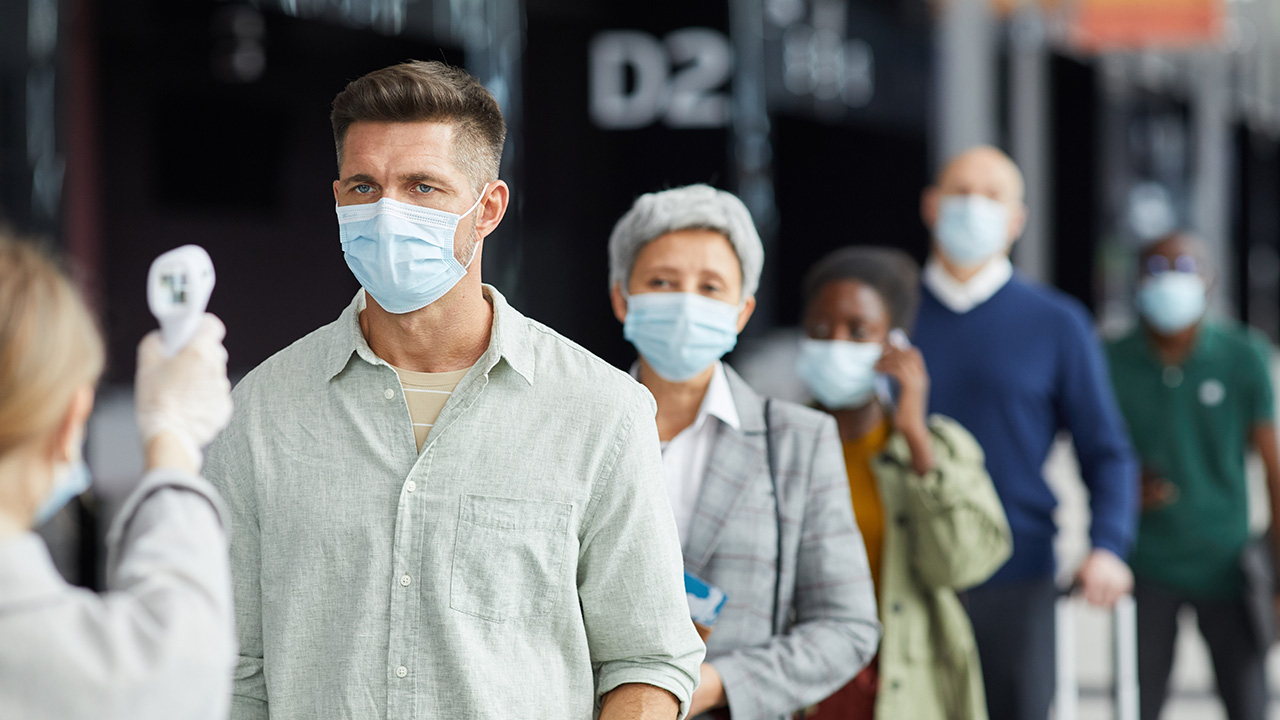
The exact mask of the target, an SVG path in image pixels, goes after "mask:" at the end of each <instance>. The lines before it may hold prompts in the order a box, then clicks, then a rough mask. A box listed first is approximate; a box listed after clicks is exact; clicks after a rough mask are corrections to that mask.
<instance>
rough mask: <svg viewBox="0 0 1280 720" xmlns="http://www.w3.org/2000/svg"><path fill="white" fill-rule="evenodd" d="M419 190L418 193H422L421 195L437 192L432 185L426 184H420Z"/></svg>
mask: <svg viewBox="0 0 1280 720" xmlns="http://www.w3.org/2000/svg"><path fill="white" fill-rule="evenodd" d="M417 190H418V192H420V193H429V192H431V191H432V190H435V188H433V187H431V186H430V185H428V184H426V183H418V188H417Z"/></svg>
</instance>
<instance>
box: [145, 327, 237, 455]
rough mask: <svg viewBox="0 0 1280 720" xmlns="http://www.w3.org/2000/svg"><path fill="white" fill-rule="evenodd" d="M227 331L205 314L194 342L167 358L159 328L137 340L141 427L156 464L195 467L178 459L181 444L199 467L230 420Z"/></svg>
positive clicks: (184, 451) (182, 449)
mask: <svg viewBox="0 0 1280 720" xmlns="http://www.w3.org/2000/svg"><path fill="white" fill-rule="evenodd" d="M226 334H227V330H226V327H225V326H223V324H222V321H221V320H219V319H218V318H217V317H215V316H213V315H210V314H209V313H205V316H204V318H203V319H202V320H201V321H200V328H199V330H197V331H196V334H195V336H194V337H193V338H192V339H191V342H189V343H187V346H186V347H184V348H183V349H182V350H181V351H180V352H179V353H178V354H177V355H174V356H173V357H165V354H164V343H163V342H162V340H161V337H160V331H158V330H153V331H151V332H149V333H147V336H146V337H144V338H142V342H141V343H139V344H138V373H137V378H136V382H135V390H134V392H135V395H136V404H137V414H138V430H139V431H140V432H141V434H142V440H143V442H144V443H145V445H146V447H147V451H148V452H147V454H148V460H149V464H150V466H151V467H155V466H156V465H157V464H158V465H164V466H174V465H181V466H183V469H190V465H186V464H183V463H180V461H177V460H176V459H175V455H176V454H177V453H176V452H175V448H180V449H181V451H182V453H183V454H185V456H186V457H187V459H188V461H189V462H190V463H192V464H194V467H195V469H197V470H198V469H199V467H200V465H201V463H202V462H203V457H202V455H201V452H200V449H201V448H203V447H204V446H205V445H208V444H209V443H210V442H212V441H213V439H214V438H215V437H217V435H218V433H219V432H221V431H222V429H223V428H224V427H226V426H227V423H228V422H229V421H230V420H231V381H230V380H228V379H227V350H226V348H224V347H223V346H222V338H223V337H225V336H226Z"/></svg>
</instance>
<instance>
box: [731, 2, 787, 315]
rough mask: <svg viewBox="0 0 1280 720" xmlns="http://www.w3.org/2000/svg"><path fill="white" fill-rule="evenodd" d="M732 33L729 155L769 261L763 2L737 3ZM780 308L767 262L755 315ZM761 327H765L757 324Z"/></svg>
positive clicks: (771, 213)
mask: <svg viewBox="0 0 1280 720" xmlns="http://www.w3.org/2000/svg"><path fill="white" fill-rule="evenodd" d="M729 34H730V38H731V42H732V43H733V49H734V56H735V60H734V70H733V111H732V112H733V114H732V118H733V122H732V124H731V125H730V132H731V136H730V143H731V145H730V148H729V149H730V152H731V153H732V155H731V157H732V159H733V168H734V176H735V177H734V180H735V184H736V188H735V189H736V190H737V193H738V196H739V197H741V198H742V202H743V203H744V204H745V205H746V206H747V209H748V210H750V211H751V217H752V219H753V220H755V223H756V228H757V229H758V230H759V231H760V239H761V241H762V242H763V243H764V248H765V257H769V256H770V255H771V254H772V253H773V252H774V250H775V249H776V247H777V243H776V242H775V236H776V234H777V226H778V208H777V205H776V203H775V197H774V186H773V143H772V140H771V138H770V135H769V131H770V124H769V109H768V103H767V100H766V96H765V54H764V53H765V48H764V5H763V3H762V2H761V1H760V0H733V1H732V2H731V3H730V5H729ZM776 307H777V282H776V279H775V277H774V272H773V263H765V269H764V273H763V274H762V276H761V278H760V288H759V289H758V290H756V314H757V316H759V317H763V318H772V317H773V315H774V313H775V311H776V310H775V309H776ZM756 326H757V327H761V326H762V324H761V323H757V324H756Z"/></svg>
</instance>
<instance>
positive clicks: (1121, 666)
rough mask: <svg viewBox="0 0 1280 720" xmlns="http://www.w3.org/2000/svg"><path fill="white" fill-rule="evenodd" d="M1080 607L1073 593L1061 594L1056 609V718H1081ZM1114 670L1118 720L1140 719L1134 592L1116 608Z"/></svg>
mask: <svg viewBox="0 0 1280 720" xmlns="http://www.w3.org/2000/svg"><path fill="white" fill-rule="evenodd" d="M1075 613H1076V608H1075V607H1073V601H1072V599H1071V595H1070V594H1069V593H1063V594H1062V595H1060V596H1059V597H1058V604H1057V608H1056V612H1055V624H1056V629H1055V632H1054V634H1055V636H1056V638H1055V645H1057V691H1056V695H1055V697H1054V703H1053V704H1054V712H1053V718H1054V720H1079V717H1080V715H1079V713H1080V694H1079V687H1078V684H1077V680H1076V614H1075ZM1111 638H1112V662H1113V666H1112V672H1113V673H1114V682H1115V684H1114V686H1113V687H1114V702H1115V713H1114V715H1112V717H1114V718H1116V720H1138V620H1137V609H1136V604H1135V603H1134V600H1133V596H1132V595H1125V596H1124V597H1122V598H1120V600H1119V602H1117V603H1116V606H1115V608H1114V610H1113V611H1112V625H1111Z"/></svg>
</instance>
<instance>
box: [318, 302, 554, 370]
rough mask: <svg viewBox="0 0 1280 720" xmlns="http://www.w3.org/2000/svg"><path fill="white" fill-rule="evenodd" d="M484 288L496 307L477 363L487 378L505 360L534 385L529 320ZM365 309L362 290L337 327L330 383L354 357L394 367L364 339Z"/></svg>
mask: <svg viewBox="0 0 1280 720" xmlns="http://www.w3.org/2000/svg"><path fill="white" fill-rule="evenodd" d="M482 287H483V292H484V297H485V300H487V301H489V304H490V305H492V306H493V327H492V329H490V331H489V347H488V348H487V349H486V350H485V351H484V354H483V355H481V356H480V359H479V360H477V361H476V364H477V365H480V366H482V367H483V368H484V372H485V374H486V375H487V374H488V373H489V371H490V370H492V369H493V367H494V366H495V365H497V364H498V361H499V360H506V361H507V364H508V365H510V366H511V369H512V370H515V371H516V372H517V373H519V374H520V377H522V378H524V379H525V382H528V383H529V384H533V376H534V366H535V363H534V357H533V348H532V346H531V345H530V343H529V342H528V339H527V337H526V335H525V333H526V330H527V327H526V326H527V325H528V324H529V321H528V319H527V318H525V317H524V316H523V315H521V314H520V313H519V312H518V311H517V310H516V309H515V308H513V307H511V305H509V304H508V303H507V299H506V298H505V297H503V296H502V293H500V292H498V291H497V289H496V288H494V287H493V286H492V285H483V286H482ZM365 306H366V300H365V295H364V290H363V289H361V290H359V291H357V292H356V296H355V297H354V298H352V300H351V303H350V304H348V305H347V308H346V309H345V310H343V311H342V315H341V316H339V317H338V321H337V322H336V323H335V324H334V333H335V335H334V338H333V341H332V342H331V343H330V346H329V347H330V350H329V363H328V379H329V380H332V379H333V378H335V377H337V376H338V374H339V373H341V372H342V371H343V370H344V369H345V368H346V367H347V364H348V363H349V362H351V357H352V356H353V355H354V356H356V357H359V358H360V359H361V360H363V361H365V362H367V363H369V364H370V365H386V366H387V367H391V365H390V364H389V363H387V362H386V361H385V360H383V359H382V358H380V357H378V356H377V355H375V354H374V353H373V350H372V349H371V348H370V347H369V342H368V341H367V340H365V337H364V332H362V331H361V330H360V313H361V312H364V309H365Z"/></svg>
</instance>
